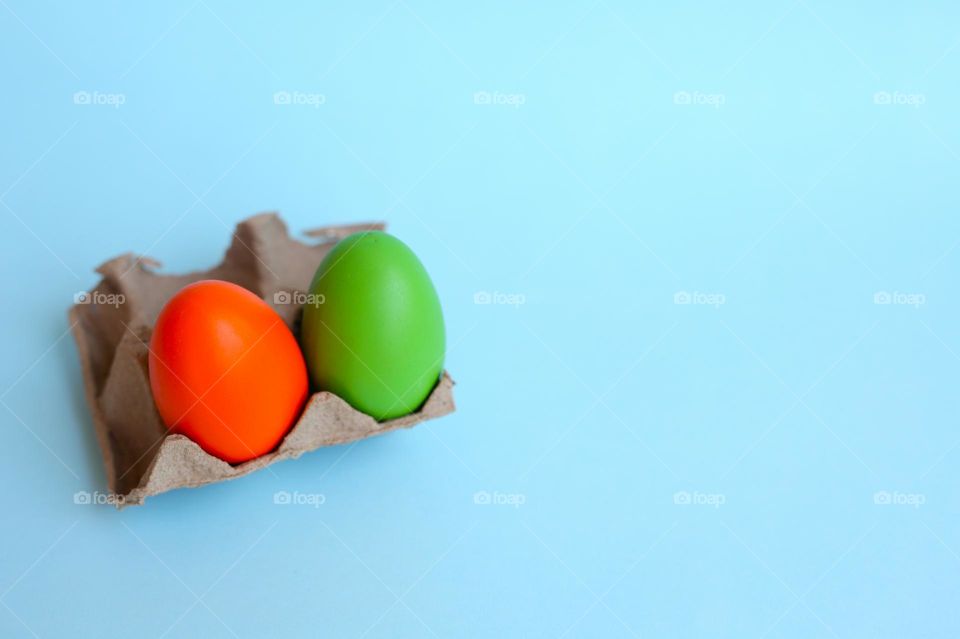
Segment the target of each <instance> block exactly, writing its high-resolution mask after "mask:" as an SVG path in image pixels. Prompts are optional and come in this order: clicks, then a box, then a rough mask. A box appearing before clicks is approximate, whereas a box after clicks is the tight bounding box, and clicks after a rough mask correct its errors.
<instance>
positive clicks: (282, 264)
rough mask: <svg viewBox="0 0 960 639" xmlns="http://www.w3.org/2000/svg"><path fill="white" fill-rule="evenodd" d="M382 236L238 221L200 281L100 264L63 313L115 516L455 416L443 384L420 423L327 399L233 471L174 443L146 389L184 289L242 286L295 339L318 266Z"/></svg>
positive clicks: (131, 259) (145, 267) (143, 264)
mask: <svg viewBox="0 0 960 639" xmlns="http://www.w3.org/2000/svg"><path fill="white" fill-rule="evenodd" d="M383 228H384V225H383V224H359V225H349V226H329V227H324V228H319V229H315V230H312V231H307V232H306V233H305V235H306V236H307V237H308V238H311V239H312V241H311V242H301V241H298V240H296V239H293V238H291V237H290V235H289V234H288V232H287V227H286V225H285V224H284V222H283V221H282V220H281V219H280V217H279V216H278V215H276V214H275V213H264V214H260V215H256V216H254V217H251V218H249V219H247V220H244V221H243V222H241V223H240V224H238V225H237V229H236V232H235V233H234V234H233V240H232V243H231V245H230V248H229V249H228V250H227V253H226V256H225V257H224V259H223V262H221V263H220V264H219V265H218V266H215V267H214V268H212V269H210V270H209V271H204V272H195V273H189V274H185V275H162V274H159V273H156V272H155V270H154V269H156V268H158V267H159V266H160V264H159V263H158V262H156V261H154V260H152V259H150V258H146V257H136V256H134V255H132V254H125V255H122V256H120V257H117V258H114V259H112V260H110V261H108V262H105V263H104V264H102V265H101V266H100V267H99V268H98V269H97V272H98V273H100V274H101V275H103V279H102V280H101V281H100V282H99V283H98V284H97V286H96V287H95V288H94V289H93V290H92V291H90V292H88V293H86V294H81V295H80V296H78V299H77V300H75V301H76V303H75V304H74V305H73V306H72V307H71V308H70V312H69V317H70V324H71V330H72V332H73V336H74V339H75V340H76V343H77V351H78V353H79V356H80V363H81V368H82V371H83V379H84V386H85V389H86V397H87V403H88V405H89V407H90V412H91V414H92V416H93V425H94V430H95V431H96V435H97V441H98V443H99V446H100V450H101V453H102V455H103V463H104V466H105V469H106V476H107V484H108V488H109V490H110V492H111V494H112V495H113V496H114V500H113V501H114V503H115V504H116V505H117V507H118V508H122V507H124V506H131V505H139V504H143V503H144V501H145V500H146V498H147V497H150V496H152V495H158V494H160V493H164V492H167V491H168V490H173V489H176V488H185V487H191V488H192V487H197V486H203V485H204V484H212V483H215V482H220V481H225V480H228V479H234V478H236V477H241V476H243V475H246V474H249V473H252V472H254V471H256V470H259V469H261V468H264V467H266V466H269V465H270V464H273V463H275V462H278V461H281V460H284V459H291V458H296V457H299V456H300V455H302V454H303V453H306V452H309V451H312V450H316V449H317V448H321V447H324V446H334V445H337V444H344V443H349V442H354V441H357V440H360V439H364V438H367V437H372V436H373V435H379V434H381V433H386V432H390V431H393V430H397V429H400V428H410V427H412V426H415V425H416V424H419V423H420V422H423V421H426V420H428V419H434V418H437V417H442V416H443V415H447V414H449V413H452V412H453V411H454V410H455V406H454V401H453V380H452V379H451V378H450V376H449V375H448V374H447V373H446V372H443V374H442V375H441V376H440V379H439V381H438V382H437V385H436V386H435V387H434V389H433V391H432V392H431V393H430V395H429V396H428V397H427V399H426V401H425V402H424V403H423V405H422V406H421V407H420V408H419V409H418V410H417V411H415V412H413V413H411V414H409V415H405V416H403V417H399V418H397V419H391V420H389V421H384V422H377V421H376V420H375V419H373V418H372V417H371V416H369V415H367V414H365V413H362V412H360V411H358V410H356V409H355V408H353V407H352V406H350V404H348V403H347V402H346V401H344V400H343V399H341V398H340V397H338V396H336V395H334V394H333V393H330V392H326V391H321V392H317V393H313V394H312V395H311V396H310V397H309V399H308V400H307V403H306V405H305V406H304V409H303V412H302V414H301V415H300V417H299V419H298V420H297V421H296V422H295V423H294V425H293V427H292V428H291V429H290V431H289V432H288V433H287V435H286V436H285V437H284V439H283V440H282V441H281V442H280V445H279V446H278V447H277V448H276V449H274V450H273V451H272V452H269V453H267V454H265V455H262V456H260V457H257V458H255V459H252V460H250V461H247V462H244V463H241V464H236V465H231V464H229V463H227V462H225V461H223V460H222V459H219V458H218V457H215V456H213V455H211V454H209V453H207V452H206V451H204V450H203V449H202V448H201V447H200V446H199V445H198V444H197V443H196V442H194V441H193V440H191V439H189V438H188V437H186V436H184V435H180V434H174V433H171V432H170V431H169V430H168V429H167V427H166V426H165V425H164V423H163V420H162V419H161V417H160V414H159V412H158V411H157V408H156V405H155V403H154V400H153V395H152V392H151V389H150V378H149V369H148V355H149V348H148V345H149V344H150V337H151V334H152V330H153V326H154V324H155V322H156V320H157V316H158V315H159V313H160V310H161V309H162V308H163V306H164V304H166V302H167V301H168V300H169V299H170V298H171V297H173V295H174V294H175V293H177V292H178V291H179V290H180V289H182V288H183V287H184V286H186V285H188V284H191V283H193V282H197V281H200V280H206V279H216V280H225V281H228V282H233V283H234V284H238V285H240V286H242V287H244V288H246V289H248V290H250V291H252V292H254V293H255V294H257V295H259V296H260V297H261V298H262V299H264V300H265V301H266V302H267V303H268V304H269V305H270V306H271V307H272V308H273V309H274V310H275V311H277V313H279V314H280V316H281V317H282V318H283V320H284V322H286V324H287V326H289V327H290V328H291V330H293V332H294V334H295V335H296V334H298V328H299V327H298V322H299V319H300V311H301V308H300V306H298V305H297V304H295V303H291V302H295V301H296V299H297V298H298V297H302V296H303V295H302V294H303V292H304V291H307V290H308V289H309V286H310V281H311V278H312V277H313V274H314V272H315V271H316V269H317V266H318V265H319V264H320V262H321V260H323V258H324V256H325V255H326V254H327V253H328V252H329V251H330V250H331V249H332V248H333V246H334V245H335V244H336V243H337V242H338V241H339V240H340V239H342V238H344V237H346V236H348V235H350V234H352V233H356V232H358V231H364V230H383Z"/></svg>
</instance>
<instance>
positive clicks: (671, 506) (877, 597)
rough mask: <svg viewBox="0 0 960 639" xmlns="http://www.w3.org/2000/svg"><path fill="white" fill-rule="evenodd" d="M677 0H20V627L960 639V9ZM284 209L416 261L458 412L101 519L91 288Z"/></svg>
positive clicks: (9, 151) (14, 60)
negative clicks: (383, 241)
mask: <svg viewBox="0 0 960 639" xmlns="http://www.w3.org/2000/svg"><path fill="white" fill-rule="evenodd" d="M661 4H667V5H668V6H660V7H658V8H649V7H647V8H642V7H640V6H638V3H631V2H621V1H616V0H599V1H597V2H590V1H588V2H572V3H551V4H550V5H549V6H547V5H546V4H543V5H542V6H540V7H537V6H533V5H529V4H528V5H517V3H513V2H499V1H498V2H485V3H472V4H461V5H457V6H454V5H450V4H447V3H440V2H428V1H424V0H398V1H396V2H391V1H388V2H377V3H356V4H352V5H350V4H348V3H344V4H343V6H336V5H334V4H330V3H292V4H280V3H270V5H269V6H266V5H265V6H263V7H260V8H251V7H240V6H238V3H228V2H223V1H220V0H198V1H196V2H191V1H190V0H188V1H187V2H173V3H164V4H163V6H134V5H131V4H129V3H120V2H105V3H96V4H93V5H91V4H89V3H76V4H74V3H62V4H60V5H58V6H54V5H52V4H51V5H48V4H46V3H32V2H25V1H20V0H18V1H13V0H2V1H0V5H2V6H0V78H2V83H3V98H2V101H0V116H2V130H3V153H2V155H0V192H2V199H0V204H2V206H0V254H2V255H3V280H2V291H3V293H4V301H5V309H6V310H5V312H4V313H3V314H2V317H3V357H2V363H0V389H2V390H3V392H2V401H3V405H4V408H2V409H0V419H2V424H3V443H2V446H0V450H2V466H0V468H2V470H0V473H2V475H0V479H2V481H3V484H4V485H5V487H6V490H5V491H3V498H2V499H3V518H4V525H3V526H2V527H0V578H2V582H0V590H2V594H0V603H2V604H3V606H2V607H0V635H2V636H4V637H8V636H9V637H20V636H25V637H29V636H39V637H62V636H78V637H79V636H83V637H94V636H98V637H99V636H103V637H106V636H130V637H197V636H204V637H292V636H317V635H322V636H338V637H339V636H343V637H361V636H364V637H388V636H391V637H398V636H432V635H436V636H440V637H453V636H457V637H473V636H476V637H489V636H529V637H621V636H622V637H630V636H657V637H693V636H710V637H737V638H742V637H803V638H808V637H851V638H854V637H864V638H866V637H871V638H876V637H906V636H910V637H956V636H957V635H958V634H960V612H958V611H960V608H958V607H957V605H956V603H957V600H958V596H960V501H958V499H957V491H958V488H960V474H958V472H957V470H956V467H957V463H958V461H960V449H958V443H960V442H958V437H960V434H958V432H957V430H958V429H957V415H958V413H960V411H958V409H960V394H958V393H957V382H958V373H960V324H958V322H957V321H956V318H957V311H958V309H960V303H958V299H960V298H958V294H960V292H958V290H957V273H958V267H960V250H958V248H957V247H958V243H960V217H958V216H957V213H956V211H957V207H958V203H960V202H958V195H957V193H958V191H957V189H956V184H957V177H958V174H960V171H958V169H960V124H958V119H957V117H956V116H957V112H958V106H960V104H958V103H960V87H958V84H957V77H958V73H960V20H958V18H960V13H958V11H957V7H956V5H955V3H950V2H930V3H922V4H920V3H909V4H907V5H902V6H901V5H885V6H884V7H882V8H878V7H877V6H876V5H875V4H874V3H869V4H868V3H844V4H843V6H838V3H832V2H826V1H821V0H798V1H796V2H792V1H790V0H788V1H785V2H781V1H774V2H749V3H727V4H723V5H720V4H716V5H715V4H713V3H700V2H677V3H661ZM283 91H286V92H288V93H289V95H290V96H291V100H290V101H291V102H293V103H292V104H277V103H276V101H275V99H274V95H275V93H277V92H283ZM77 92H86V95H87V97H89V98H90V99H89V103H87V104H83V101H84V99H85V98H84V97H83V95H84V94H83V93H81V95H80V97H78V98H77V99H76V100H77V101H78V102H80V103H76V102H75V98H74V95H75V94H76V93H77ZM111 96H114V97H111ZM116 96H119V97H116ZM121 101H122V104H120V105H118V106H116V107H115V106H112V105H111V104H109V103H110V102H114V103H116V102H121ZM279 101H280V102H282V101H283V100H282V98H281V99H280V100H279ZM104 102H106V103H104ZM311 102H312V104H311ZM265 210H279V211H280V212H281V213H282V214H283V216H284V218H285V219H286V220H287V222H288V223H289V225H290V227H291V229H292V230H293V231H295V232H299V231H302V230H304V229H307V228H311V227H315V226H320V225H324V224H331V223H339V222H359V221H366V220H377V219H385V220H387V221H388V222H389V224H390V228H391V230H392V231H393V232H394V233H395V234H397V235H398V236H399V237H400V238H402V239H403V240H404V241H406V242H407V243H409V244H410V245H411V246H412V247H413V248H414V249H415V250H416V251H417V252H418V254H419V255H420V256H421V258H422V259H423V261H424V262H425V264H426V265H427V267H428V269H429V270H430V272H431V273H432V275H433V277H434V281H435V283H436V286H437V288H438V290H439V291H440V294H441V298H442V300H443V304H444V310H445V313H446V320H447V327H448V341H449V345H450V348H449V356H448V361H447V366H448V369H449V370H450V371H451V373H452V374H453V376H454V377H455V379H456V380H457V382H458V386H457V388H456V396H457V401H458V411H457V412H456V413H455V414H454V415H452V416H450V417H446V418H444V419H443V420H441V421H437V422H431V423H429V424H427V425H423V426H420V427H418V428H416V429H414V430H412V431H408V432H400V433H395V434H391V435H388V436H385V437H382V438H377V439H374V440H369V441H364V442H362V443H359V444H356V445H353V446H345V447H338V448H332V449H327V450H321V451H318V452H316V453H313V454H310V455H307V456H305V457H304V458H301V459H299V460H297V461H293V462H286V463H283V464H279V465H276V466H274V467H273V468H272V471H273V472H266V471H265V472H259V473H256V474H254V475H252V476H248V477H245V478H243V479H240V480H237V481H233V482H228V483H224V484H220V485H215V486H209V487H205V488H202V489H198V490H181V491H177V492H175V493H170V494H166V495H163V496H160V497H157V498H153V499H150V500H149V501H148V502H147V504H146V505H145V506H144V507H138V508H130V509H127V510H124V511H122V512H117V511H115V510H113V509H112V508H111V507H110V506H106V505H100V506H95V505H77V504H75V503H74V494H75V493H77V492H82V491H86V492H90V493H94V492H96V491H100V492H101V493H102V492H103V491H105V490H106V487H105V477H104V473H103V470H102V466H101V461H100V456H99V450H98V449H97V446H96V443H95V440H94V436H93V431H92V424H91V421H90V417H89V414H88V411H87V408H86V406H85V404H84V400H83V395H82V384H81V376H80V369H79V364H78V360H77V354H76V351H75V348H74V345H73V341H72V339H71V337H70V336H69V335H68V334H66V332H65V331H66V330H67V328H68V326H67V322H66V311H67V308H68V306H69V305H70V304H71V303H72V298H73V294H74V293H75V292H77V291H82V290H86V289H89V288H90V287H91V286H93V284H94V283H95V282H96V281H97V279H98V278H97V276H96V275H95V274H94V273H93V272H92V269H93V268H94V267H95V266H96V265H98V264H99V263H100V262H101V261H103V260H105V259H106V258H108V257H111V256H114V255H116V254H119V253H122V252H125V251H128V250H132V251H135V252H138V253H148V254H150V255H152V256H154V257H156V258H158V259H160V260H162V261H163V262H164V265H165V268H166V269H167V270H168V271H170V272H175V271H182V270H185V269H197V268H205V267H207V266H209V265H211V264H213V263H215V262H216V261H217V260H219V259H220V257H221V254H222V251H223V249H224V248H225V247H226V245H227V243H228V239H229V234H230V230H231V229H232V227H233V225H234V224H235V223H236V222H237V221H239V220H241V219H243V218H244V217H246V216H248V215H250V214H253V213H256V212H260V211H265ZM484 292H486V293H490V294H491V298H492V300H493V302H495V303H491V304H476V303H475V297H476V296H477V294H478V293H481V294H482V293H484ZM683 292H686V293H688V294H689V295H690V298H689V299H690V301H691V302H692V303H690V304H679V303H675V297H676V296H677V295H678V294H681V295H680V296H679V297H676V300H678V301H683V300H684V298H683V297H682V293H683ZM878 293H879V294H881V295H880V297H877V298H876V299H877V300H879V301H884V299H885V298H884V297H883V296H882V294H883V293H888V294H890V296H891V297H890V298H889V299H890V301H891V303H890V304H878V303H875V296H876V295H877V294H878ZM511 296H512V297H511ZM711 296H712V297H711ZM507 301H512V302H514V304H506V303H503V302H507ZM703 302H712V303H709V304H708V303H703ZM282 491H286V492H288V493H290V494H294V493H296V494H297V495H299V497H298V498H297V499H299V500H300V502H301V503H300V504H290V505H278V504H275V503H274V495H275V494H276V493H278V492H282ZM321 496H322V497H321ZM305 501H313V502H315V503H316V502H319V501H322V502H323V503H322V505H319V506H318V507H314V506H311V505H310V504H307V503H303V502H305ZM486 501H489V502H490V503H484V502H486Z"/></svg>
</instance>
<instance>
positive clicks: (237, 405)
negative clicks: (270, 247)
mask: <svg viewBox="0 0 960 639" xmlns="http://www.w3.org/2000/svg"><path fill="white" fill-rule="evenodd" d="M149 366H150V387H151V389H152V390H153V398H154V401H155V402H156V404H157V409H158V410H159V411H160V416H161V417H162V418H163V422H164V423H165V424H166V425H167V427H168V428H169V429H170V430H171V431H172V432H175V433H181V434H183V435H186V436H187V437H189V438H190V439H192V440H193V441H195V442H197V444H199V445H200V446H201V447H202V448H203V449H204V450H206V451H207V452H208V453H210V454H212V455H216V456H217V457H219V458H220V459H223V460H225V461H228V462H230V463H233V464H235V463H239V462H243V461H247V460H250V459H253V458H254V457H259V456H260V455H263V454H264V453H268V452H270V451H271V450H273V449H274V448H276V446H277V445H278V444H279V443H280V441H281V440H282V439H283V437H284V435H286V434H287V431H289V430H290V428H291V426H293V424H294V422H295V421H296V419H297V418H298V417H299V415H300V412H301V409H302V408H303V405H304V402H305V401H306V399H307V392H308V387H307V368H306V365H305V363H304V361H303V355H301V353H300V348H299V346H298V345H297V340H296V338H295V337H294V336H293V333H291V332H290V329H289V328H287V325H286V324H284V323H283V320H282V319H281V318H280V316H279V315H277V313H276V311H274V310H273V309H272V308H270V307H269V306H268V305H267V303H266V302H264V301H263V300H262V299H260V298H259V297H257V296H256V295H254V294H253V293H251V292H250V291H248V290H246V289H245V288H242V287H240V286H237V285H236V284H231V283H229V282H221V281H218V280H204V281H201V282H196V283H194V284H190V285H189V286H186V287H184V288H183V289H182V290H180V291H179V292H178V293H177V294H176V295H174V296H173V297H172V298H171V299H170V301H169V302H167V304H166V306H164V307H163V310H162V311H160V316H159V317H158V318H157V324H156V326H155V327H154V329H153V336H152V338H151V340H150V355H149Z"/></svg>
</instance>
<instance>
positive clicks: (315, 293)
mask: <svg viewBox="0 0 960 639" xmlns="http://www.w3.org/2000/svg"><path fill="white" fill-rule="evenodd" d="M310 293H311V295H310V296H309V297H308V299H307V303H306V304H305V305H304V308H303V321H302V325H301V337H300V339H301V343H302V346H303V353H304V357H305V358H306V360H307V367H308V369H309V370H310V378H311V380H312V382H313V384H314V386H315V387H316V388H317V389H319V390H327V391H331V392H333V393H335V394H336V395H338V396H340V397H342V398H343V399H344V400H346V401H347V402H348V403H349V404H350V405H351V406H353V407H354V408H356V409H358V410H360V411H362V412H364V413H367V414H368V415H370V416H372V417H373V418H375V419H377V420H381V421H382V420H387V419H393V418H395V417H400V416H402V415H406V414H408V413H411V412H413V411H415V410H417V408H419V407H420V406H421V405H422V404H423V402H424V400H425V399H426V398H427V396H428V395H429V394H430V391H431V390H433V387H434V386H435V385H436V383H437V380H438V379H439V377H440V373H441V371H442V370H443V357H444V349H445V342H446V336H445V332H444V326H443V311H442V310H441V308H440V299H439V298H438V297H437V291H436V289H434V287H433V282H432V281H430V276H429V275H428V274H427V271H426V269H425V268H424V267H423V264H421V263H420V260H419V259H418V258H417V256H416V255H415V254H414V253H413V251H411V250H410V248H409V247H408V246H407V245H406V244H404V243H403V242H401V241H400V240H398V239H397V238H395V237H393V236H392V235H388V234H387V233H383V232H380V231H366V232H362V233H355V234H353V235H350V236H349V237H346V238H344V239H343V240H341V241H340V242H339V243H338V244H337V245H336V246H335V247H333V249H332V250H331V251H330V252H329V253H328V254H327V256H326V257H325V258H324V259H323V261H322V262H321V263H320V266H319V267H318V268H317V272H316V274H315V275H314V276H313V282H312V283H311V284H310Z"/></svg>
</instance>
